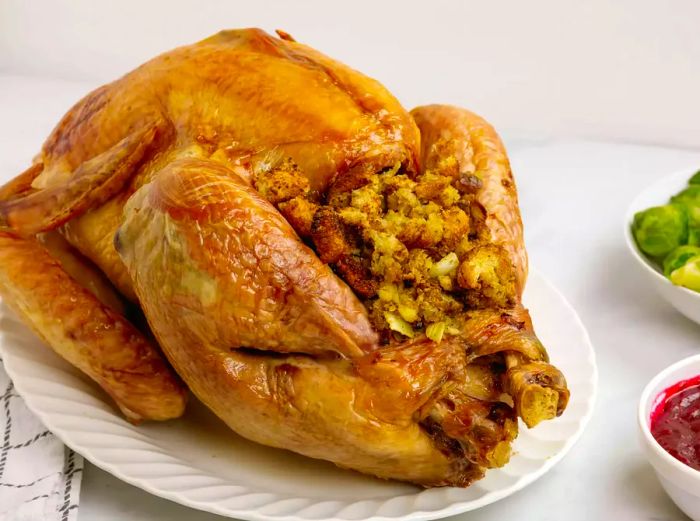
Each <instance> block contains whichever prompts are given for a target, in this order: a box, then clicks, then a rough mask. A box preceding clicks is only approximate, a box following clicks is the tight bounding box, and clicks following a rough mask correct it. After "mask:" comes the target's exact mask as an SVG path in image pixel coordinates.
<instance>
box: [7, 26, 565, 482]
mask: <svg viewBox="0 0 700 521" xmlns="http://www.w3.org/2000/svg"><path fill="white" fill-rule="evenodd" d="M278 34H279V37H273V36H271V35H268V34H266V33H265V32H263V31H261V30H258V29H246V30H234V31H223V32H221V33H219V34H216V35H214V36H212V37H210V38H207V39H206V40H203V41H201V42H199V43H196V44H194V45H190V46H185V47H181V48H178V49H175V50H173V51H171V52H168V53H166V54H163V55H161V56H159V57H157V58H155V59H153V60H151V61H149V62H147V63H146V64H144V65H142V66H141V67H139V68H138V69H136V70H134V71H133V72H130V73H129V74H127V75H126V76H124V77H122V78H120V79H118V80H117V81H115V82H113V83H110V84H108V85H105V86H103V87H100V88H99V89H97V90H95V91H93V92H92V93H90V94H88V95H87V96H86V97H85V98H84V99H82V100H81V101H79V102H78V103H77V104H76V105H75V106H74V107H73V108H72V109H71V110H70V111H69V112H68V113H67V114H66V115H65V116H64V117H63V119H62V120H61V121H60V122H59V123H58V125H57V127H56V128H55V129H54V131H53V132H52V133H51V135H50V136H49V138H48V139H47V140H46V142H45V143H44V146H43V148H42V150H41V153H40V154H39V155H38V156H37V158H36V160H35V162H34V164H33V165H32V166H31V167H30V168H29V169H27V170H26V171H25V172H24V173H22V174H20V175H19V176H18V177H17V178H15V179H14V180H13V181H11V182H9V183H8V184H7V185H5V186H4V187H2V188H1V189H0V294H1V295H2V297H3V300H4V301H5V302H6V303H7V304H8V305H9V306H10V307H11V308H13V309H14V310H15V311H16V312H17V313H18V314H19V315H20V316H21V317H22V318H23V319H24V320H25V322H26V323H27V324H28V325H29V326H30V327H31V328H32V329H33V330H34V331H35V332H36V333H37V335H39V336H40V337H41V338H42V339H43V340H44V341H45V342H46V343H47V344H48V345H49V346H51V347H52V348H53V350H54V351H56V352H57V353H58V354H59V355H61V356H62V357H64V358H65V359H66V360H68V361H69V362H70V363H72V364H73V365H75V366H76V367H78V368H79V369H80V370H82V371H84V372H85V373H86V374H87V375H89V376H90V377H91V378H92V379H94V380H95V381H96V382H97V383H98V384H99V385H100V386H101V387H102V388H103V389H104V390H105V391H106V392H107V393H108V394H109V395H110V396H111V397H112V398H113V399H114V401H115V402H116V404H117V406H118V407H119V408H120V409H121V411H122V412H123V413H124V414H125V415H126V417H127V418H128V419H129V420H131V421H133V422H139V421H141V420H167V419H169V418H175V417H178V416H179V415H181V414H183V411H184V408H185V401H186V394H187V392H186V389H190V390H191V391H192V392H193V393H194V394H195V395H196V396H197V398H198V399H199V400H201V401H202V402H203V403H204V404H206V405H207V406H208V407H209V408H210V409H211V410H212V411H213V412H214V413H215V414H216V415H217V416H218V417H219V418H221V419H222V420H223V421H224V422H226V423H227V424H228V425H229V426H230V427H231V429H233V430H234V431H235V432H237V433H238V434H240V435H241V436H244V437H246V438H248V439H250V440H254V441H256V442H258V443H262V444H265V445H269V446H273V447H280V448H285V449H289V450H292V451H295V452H298V453H301V454H304V455H307V456H310V457H313V458H320V459H325V460H329V461H332V462H334V463H335V464H337V465H339V466H341V467H346V468H351V469H355V470H358V471H360V472H364V473H367V474H371V475H374V476H378V477H381V478H390V479H398V480H404V481H409V482H413V483H416V484H420V485H423V486H441V485H453V486H467V485H469V484H470V483H472V482H473V481H474V480H476V479H479V478H481V477H482V476H483V475H484V472H485V470H486V469H488V468H492V467H498V466H502V465H504V464H505V463H507V461H508V458H509V455H510V447H511V442H512V441H513V439H514V438H515V437H516V435H517V432H518V417H520V418H521V419H522V420H523V421H524V423H525V424H526V425H527V426H528V427H534V426H535V425H536V424H537V423H539V422H540V421H542V420H546V419H550V418H553V417H555V416H558V415H560V414H561V413H562V412H563V410H564V408H565V406H566V404H567V400H568V396H569V393H568V390H567V387H566V382H565V379H564V377H563V375H562V374H561V373H560V372H559V371H558V370H557V369H556V368H555V367H553V366H552V365H550V364H549V362H548V357H547V353H546V351H545V349H544V347H543V346H542V344H541V343H540V342H539V340H538V339H537V337H536V336H535V333H534V332H533V328H532V323H531V321H530V317H529V315H528V312H527V310H526V309H524V308H523V306H522V304H521V295H522V291H523V287H524V284H525V279H526V275H527V257H526V253H525V249H524V245H523V235H522V224H521V220H520V214H519V210H518V203H517V195H516V189H515V184H514V181H513V177H512V175H511V171H510V167H509V163H508V159H507V156H506V153H505V151H504V148H503V145H502V143H501V141H500V139H499V138H498V135H497V134H496V133H495V131H494V130H493V128H492V127H491V126H490V125H489V124H488V123H486V122H485V121H484V120H483V119H481V118H480V117H478V116H476V115H475V114H473V113H471V112H468V111H466V110H463V109H460V108H456V107H451V106H440V105H432V106H425V107H419V108H416V109H414V110H413V111H412V112H410V113H409V112H407V111H405V110H404V109H403V108H402V107H401V105H400V104H399V103H398V101H397V100H396V99H395V98H394V97H393V96H392V95H391V94H390V93H389V92H387V91H386V90H385V89H384V88H383V87H382V86H381V85H380V84H379V83H378V82H376V81H374V80H372V79H370V78H367V77H366V76H363V75H362V74H360V73H358V72H356V71H354V70H352V69H350V68H348V67H346V66H344V65H342V64H340V63H338V62H336V61H334V60H332V59H330V58H328V57H326V56H324V55H322V54H320V53H318V52H317V51H315V50H313V49H310V48H309V47H306V46H304V45H302V44H300V43H297V42H295V41H294V40H293V39H292V38H291V37H290V36H289V35H287V34H286V33H283V32H281V31H280V32H278ZM144 317H145V319H144ZM193 441H195V440H193Z"/></svg>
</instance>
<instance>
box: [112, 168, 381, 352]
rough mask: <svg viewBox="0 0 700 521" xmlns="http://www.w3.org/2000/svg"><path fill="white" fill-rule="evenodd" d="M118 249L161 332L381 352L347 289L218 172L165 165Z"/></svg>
mask: <svg viewBox="0 0 700 521" xmlns="http://www.w3.org/2000/svg"><path fill="white" fill-rule="evenodd" d="M115 243H116V245H117V249H118V251H119V252H120V253H121V255H122V259H123V260H124V262H125V264H126V266H127V267H128V268H129V270H130V274H131V276H132V280H134V282H135V284H136V290H137V295H138V296H139V300H140V302H141V304H142V306H143V307H144V309H145V310H146V315H147V316H148V318H149V321H150V322H151V324H152V325H153V326H154V327H156V328H158V327H163V326H164V325H165V324H168V327H169V328H172V329H173V330H175V331H180V332H182V330H185V329H186V330H187V331H189V332H190V333H191V334H193V335H196V336H197V337H198V338H200V341H201V342H208V343H211V342H213V338H217V339H218V340H217V344H218V345H220V346H221V347H224V346H226V347H228V348H231V349H235V348H238V347H253V348H256V349H266V350H273V351H277V352H296V353H309V354H315V355H319V354H329V353H332V352H335V353H338V354H339V355H342V356H345V357H353V356H359V355H362V354H363V353H366V352H369V351H371V350H373V349H375V348H376V344H377V335H376V333H375V332H374V331H373V330H372V328H371V326H370V324H369V321H368V320H367V313H366V311H365V308H364V307H363V306H362V304H361V303H360V301H359V300H358V299H357V297H355V295H354V294H353V293H352V291H351V290H350V288H348V287H347V286H346V285H345V284H344V283H343V282H342V281H341V280H340V279H339V278H338V277H336V276H335V275H334V274H333V272H332V271H331V270H330V268H329V267H328V266H326V265H325V264H323V263H322V262H321V261H320V260H319V258H318V257H317V256H316V255H315V254H314V252H313V251H311V250H310V249H309V248H308V247H306V246H305V245H304V244H303V243H301V241H300V240H299V238H298V237H297V235H296V233H295V232H294V230H293V229H292V227H291V226H289V224H288V223H287V222H286V221H285V220H284V218H283V217H282V216H281V215H280V214H279V212H277V210H275V208H274V207H273V206H272V205H271V204H270V203H268V202H267V201H265V200H264V199H262V198H261V197H260V196H259V195H258V194H257V192H256V191H255V190H254V189H253V188H252V187H251V186H250V185H248V184H247V183H246V182H245V181H243V180H242V179H241V178H239V177H238V176H237V175H236V174H234V173H233V172H232V171H231V170H229V169H227V168H225V167H223V166H222V165H220V164H218V163H214V162H208V161H203V160H198V159H183V160H179V161H175V162H173V163H171V164H170V165H168V166H167V167H166V168H165V169H164V170H163V171H161V172H160V173H159V174H158V176H157V177H156V178H155V179H154V180H153V182H152V183H150V184H149V185H147V186H145V187H143V188H142V189H140V190H139V191H138V192H136V194H134V195H133V196H132V197H131V199H130V200H129V203H128V204H127V207H126V210H125V219H124V224H123V225H122V227H121V228H120V230H119V232H118V234H117V237H116V238H115ZM174 324H179V325H178V326H175V325H174ZM169 347H170V346H166V350H167V349H168V348H169Z"/></svg>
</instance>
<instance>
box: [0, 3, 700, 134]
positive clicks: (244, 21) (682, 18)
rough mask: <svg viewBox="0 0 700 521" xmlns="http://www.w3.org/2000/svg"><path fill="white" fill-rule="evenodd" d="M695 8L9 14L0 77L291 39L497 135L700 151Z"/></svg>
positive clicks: (111, 72) (289, 8) (41, 10)
mask: <svg viewBox="0 0 700 521" xmlns="http://www.w3.org/2000/svg"><path fill="white" fill-rule="evenodd" d="M699 25H700V2H698V1H697V0H607V1H606V0H586V1H573V0H546V1H544V0H525V1H522V0H510V1H503V0H492V1H487V0H479V1H464V2H460V1H447V0H429V1H424V2H411V1H403V2H396V1H395V2H386V1H381V0H354V1H348V2H335V1H332V0H316V1H277V2H274V1H270V0H246V1H244V2H242V1H234V0H151V1H148V0H117V1H113V2H106V1H93V0H54V1H49V0H45V1H36V0H1V1H0V70H2V69H6V70H7V69H10V70H15V71H18V72H24V73H28V74H32V75H37V74H39V75H45V74H51V75H56V76H59V77H67V78H72V79H87V80H99V81H109V80H110V79H113V78H114V77H115V76H117V75H120V74H122V73H124V72H126V71H128V70H129V69H131V68H133V67H134V66H136V65H138V64H139V63H141V62H142V61H144V60H146V59H148V58H150V57H152V56H153V55H155V54H157V53H159V52H162V51H164V50H167V49H169V48H171V47H173V46H176V45H181V44H185V43H189V42H193V41H196V40H199V39H201V38H203V37H205V36H207V35H209V34H210V33H214V32H216V31H218V30H220V29H222V28H235V27H247V26H259V27H262V28H263V29H266V30H268V31H273V30H274V29H276V28H282V29H285V30H287V31H288V32H290V33H291V34H292V35H293V36H294V37H295V38H297V39H298V40H299V41H301V42H304V43H308V44H310V45H313V46H315V47H317V48H319V49H320V50H322V51H323V52H325V53H326V54H329V55H331V56H333V57H335V58H337V59H340V60H342V61H345V62H346V63H348V64H349V65H351V66H353V67H355V68H357V69H359V70H362V71H363V72H365V73H367V74H369V75H371V76H373V77H376V78H377V79H379V80H380V81H382V82H383V83H385V84H386V85H387V87H389V89H390V90H391V91H392V92H394V93H395V94H396V95H397V96H398V97H399V98H400V99H401V101H403V102H404V104H405V105H406V106H407V107H412V106H414V105H416V104H420V103H428V102H432V103H434V102H444V103H455V104H458V105H466V106H467V107H469V108H471V109H473V110H475V111H477V112H480V113H483V114H484V115H486V116H487V117H488V118H489V119H490V120H491V121H493V122H494V123H495V124H496V126H497V127H498V128H500V129H507V130H514V131H522V132H527V133H528V134H529V135H532V134H537V135H545V136H548V135H567V136H585V137H595V138H614V139H616V140H625V141H637V142H646V143H650V142H651V143H663V144H674V145H684V146H700V103H698V101H697V100H698V96H699V95H700V73H698V71H699V70H700V32H699V29H698V26H699Z"/></svg>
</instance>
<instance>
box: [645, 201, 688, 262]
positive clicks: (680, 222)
mask: <svg viewBox="0 0 700 521" xmlns="http://www.w3.org/2000/svg"><path fill="white" fill-rule="evenodd" d="M632 234H633V235H634V238H635V240H636V241H637V245H638V246H639V249H640V250H642V251H643V252H644V253H646V254H647V255H650V256H651V257H663V256H665V255H668V254H669V253H670V252H671V251H672V250H674V249H676V248H678V246H682V245H684V244H685V243H686V241H687V240H688V211H687V210H686V209H685V208H684V207H683V206H681V205H675V204H667V205H665V206H655V207H653V208H648V209H646V210H644V211H642V212H638V213H637V214H635V216H634V220H633V221H632Z"/></svg>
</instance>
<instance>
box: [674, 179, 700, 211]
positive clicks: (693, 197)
mask: <svg viewBox="0 0 700 521" xmlns="http://www.w3.org/2000/svg"><path fill="white" fill-rule="evenodd" d="M671 202H672V203H676V204H685V205H688V206H700V185H697V184H693V185H690V186H689V187H688V188H686V189H684V190H681V191H680V192H678V193H677V194H676V195H674V196H673V197H671Z"/></svg>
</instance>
